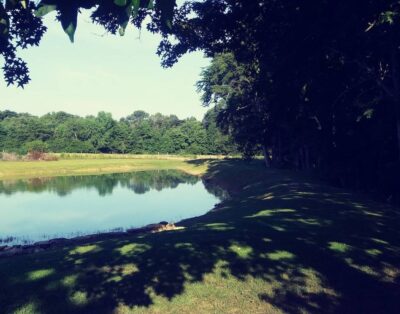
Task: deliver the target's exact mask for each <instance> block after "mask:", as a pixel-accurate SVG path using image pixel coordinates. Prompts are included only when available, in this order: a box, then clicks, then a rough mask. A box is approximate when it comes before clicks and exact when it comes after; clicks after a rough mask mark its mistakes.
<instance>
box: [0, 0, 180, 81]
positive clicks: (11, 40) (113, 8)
mask: <svg viewBox="0 0 400 314" xmlns="http://www.w3.org/2000/svg"><path fill="white" fill-rule="evenodd" d="M84 9H91V10H92V12H91V19H92V22H93V23H96V24H99V25H101V26H103V27H104V28H105V29H106V31H108V32H110V33H113V34H115V33H117V31H118V32H119V34H120V35H121V36H122V35H124V33H125V29H126V27H127V26H128V24H129V23H132V24H133V25H135V26H137V27H141V24H142V22H143V20H144V18H145V17H146V16H147V15H151V16H152V21H153V23H155V25H157V28H158V29H161V30H163V31H164V32H168V31H170V29H171V28H172V24H173V15H174V9H175V0H114V1H113V0H74V1H65V0H41V1H30V0H5V1H0V55H2V56H3V57H4V61H5V66H4V67H3V71H4V77H5V80H6V82H7V84H8V85H10V84H15V83H16V84H18V86H21V87H23V86H25V85H26V84H27V83H28V82H29V80H30V78H29V70H28V67H27V64H26V63H25V62H24V61H23V60H22V59H21V58H20V57H18V55H17V52H18V51H17V50H18V48H22V49H25V48H28V47H30V46H37V45H39V43H40V41H41V39H42V37H43V35H44V34H45V32H46V30H47V28H46V27H45V26H44V25H43V23H42V17H43V16H44V15H46V14H48V13H50V12H52V11H56V12H57V20H58V21H60V23H61V26H62V27H63V29H64V31H65V33H66V34H67V35H68V37H69V38H70V40H71V41H72V42H73V41H74V34H75V31H76V28H77V24H78V15H79V13H80V12H81V10H84Z"/></svg>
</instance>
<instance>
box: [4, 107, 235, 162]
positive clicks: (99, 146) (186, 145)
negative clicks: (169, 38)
mask: <svg viewBox="0 0 400 314" xmlns="http://www.w3.org/2000/svg"><path fill="white" fill-rule="evenodd" d="M214 111H215V110H210V111H209V112H207V114H206V115H205V116H204V119H203V121H198V120H197V119H195V118H188V119H183V120H181V119H179V118H178V117H177V116H176V115H169V116H167V115H162V114H160V113H156V114H152V115H150V114H148V113H147V112H145V111H141V110H138V111H135V112H134V113H132V114H131V115H128V116H127V117H124V118H121V119H120V120H119V121H117V120H115V119H113V117H112V115H111V114H110V113H106V112H99V113H98V114H97V116H87V117H79V116H76V115H72V114H68V113H66V112H54V113H48V114H46V115H43V116H41V117H37V116H34V115H30V114H27V113H16V112H13V111H0V151H6V152H15V153H18V154H26V153H27V152H29V151H32V150H34V151H43V152H65V153H122V154H123V153H134V154H140V153H148V154H157V153H160V154H231V153H234V152H236V148H235V145H234V144H233V142H232V140H231V138H230V137H229V136H227V135H224V134H222V132H221V131H220V130H219V129H218V128H217V126H216V121H215V117H216V114H215V113H214Z"/></svg>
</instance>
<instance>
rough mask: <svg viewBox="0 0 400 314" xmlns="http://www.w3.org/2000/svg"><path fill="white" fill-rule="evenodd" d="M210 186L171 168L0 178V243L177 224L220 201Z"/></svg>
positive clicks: (22, 242) (31, 241)
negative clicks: (96, 173) (207, 187)
mask: <svg viewBox="0 0 400 314" xmlns="http://www.w3.org/2000/svg"><path fill="white" fill-rule="evenodd" d="M209 190H210V191H208V190H207V189H206V187H205V185H204V184H203V182H202V180H201V179H200V178H198V177H196V176H192V175H189V174H186V173H184V172H180V171H174V170H162V171H139V172H133V173H119V174H104V175H96V176H92V175H91V176H68V177H55V178H34V179H25V180H13V181H0V245H5V244H7V245H16V244H30V243H34V242H36V241H42V240H47V239H53V238H59V237H64V238H72V237H76V236H82V235H89V234H95V233H101V232H110V231H122V230H125V229H128V228H134V227H142V226H144V225H147V224H151V223H158V222H160V221H167V222H178V221H180V220H182V219H185V218H191V217H196V216H199V215H203V214H205V213H206V212H207V211H209V210H210V209H211V208H212V207H213V206H214V205H215V204H216V203H218V202H219V199H220V197H218V196H217V194H218V195H221V193H218V192H215V191H213V190H212V189H211V188H209Z"/></svg>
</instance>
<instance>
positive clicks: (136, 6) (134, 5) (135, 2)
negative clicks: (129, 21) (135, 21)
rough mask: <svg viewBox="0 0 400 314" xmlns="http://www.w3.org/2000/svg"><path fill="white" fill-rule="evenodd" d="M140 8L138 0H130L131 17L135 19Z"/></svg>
mask: <svg viewBox="0 0 400 314" xmlns="http://www.w3.org/2000/svg"><path fill="white" fill-rule="evenodd" d="M139 8H140V0H132V16H133V17H134V18H135V17H136V15H137V14H138V11H139Z"/></svg>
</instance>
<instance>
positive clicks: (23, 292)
mask: <svg viewBox="0 0 400 314" xmlns="http://www.w3.org/2000/svg"><path fill="white" fill-rule="evenodd" d="M196 162H197V163H199V161H196ZM202 162H207V163H208V164H209V170H208V172H207V174H206V175H205V176H204V182H205V184H206V186H208V187H209V188H210V189H213V188H214V187H215V186H222V187H224V188H226V189H228V190H229V191H230V192H231V193H230V194H231V198H230V199H227V200H225V201H223V202H222V203H221V204H220V206H218V207H217V208H216V209H215V210H214V211H212V212H210V213H208V214H207V215H205V216H202V217H198V218H193V219H188V220H186V221H183V222H182V223H181V226H182V227H185V228H184V229H181V230H178V231H173V232H163V233H159V234H151V235H144V236H139V237H126V238H122V239H117V240H107V241H99V242H96V243H91V244H88V245H85V246H80V247H76V248H75V247H65V248H63V249H59V250H56V251H51V252H46V253H40V254H35V255H30V256H20V257H15V258H9V259H3V260H1V261H0V279H1V285H0V309H1V310H0V312H1V311H4V312H5V313H9V312H13V311H16V310H18V309H25V310H26V311H28V312H29V310H30V311H32V312H35V311H36V312H40V313H109V312H113V311H114V310H115V309H116V308H119V309H124V308H125V309H126V307H129V308H131V309H132V310H134V309H136V310H143V309H146V308H150V310H154V311H155V312H157V311H164V312H174V311H173V310H171V309H172V306H177V307H176V308H177V309H178V308H179V311H183V312H185V311H187V312H189V311H193V309H196V312H212V308H210V307H209V306H210V304H211V305H212V304H218V306H219V310H220V311H228V310H229V309H237V310H238V311H239V312H243V311H247V312H252V313H253V312H267V311H271V312H279V311H284V312H290V313H302V312H304V311H305V312H309V313H320V312H327V313H329V312H331V313H346V312H349V313H350V312H351V313H399V312H400V269H399V265H400V248H399V245H400V232H399V230H398V226H399V222H400V219H399V215H398V213H397V212H396V211H395V210H393V209H392V208H390V207H386V206H385V205H382V204H379V203H375V202H371V201H365V200H364V197H362V196H356V195H352V194H350V193H348V192H346V191H344V190H340V189H335V188H331V187H328V186H326V185H323V184H321V183H316V182H315V181H310V180H307V179H304V178H302V177H301V176H298V175H296V174H293V173H290V172H285V171H273V170H265V169H263V167H262V165H261V163H260V164H259V163H258V162H253V163H250V164H249V163H246V162H243V161H238V160H224V161H202ZM252 280H255V281H252ZM224 282H226V283H227V284H226V285H225V286H224ZM199 283H201V285H200V286H199ZM193 289H197V290H193ZM244 290H248V291H247V292H246V291H244ZM246 293H247V294H246ZM249 296H250V298H252V300H251V302H249V303H244V299H245V298H248V297H249ZM218 298H219V299H221V298H225V299H224V300H218ZM176 300H178V301H176ZM257 301H259V302H257ZM174 302H176V303H174ZM218 302H221V303H218ZM224 306H225V307H224ZM214 310H215V308H214Z"/></svg>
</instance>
